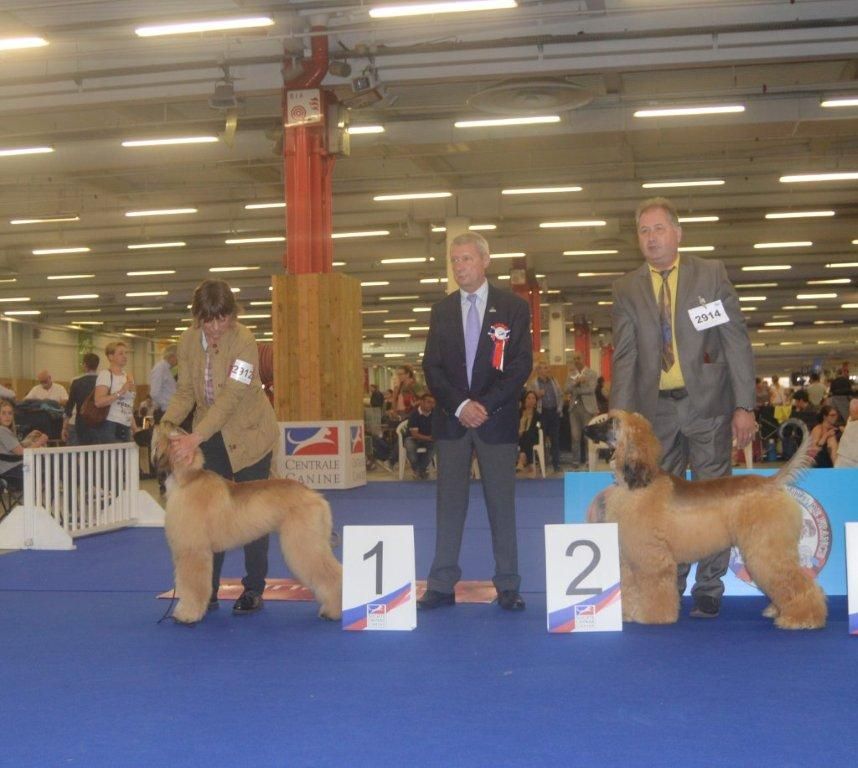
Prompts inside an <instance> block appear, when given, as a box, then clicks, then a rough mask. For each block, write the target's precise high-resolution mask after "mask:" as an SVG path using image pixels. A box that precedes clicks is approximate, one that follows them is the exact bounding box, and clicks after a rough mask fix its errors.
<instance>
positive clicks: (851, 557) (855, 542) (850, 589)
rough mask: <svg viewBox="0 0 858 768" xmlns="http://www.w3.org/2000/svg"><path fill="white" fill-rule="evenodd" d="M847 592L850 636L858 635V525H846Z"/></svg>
mask: <svg viewBox="0 0 858 768" xmlns="http://www.w3.org/2000/svg"><path fill="white" fill-rule="evenodd" d="M846 592H847V595H848V597H847V609H848V611H849V634H850V635H858V523H846Z"/></svg>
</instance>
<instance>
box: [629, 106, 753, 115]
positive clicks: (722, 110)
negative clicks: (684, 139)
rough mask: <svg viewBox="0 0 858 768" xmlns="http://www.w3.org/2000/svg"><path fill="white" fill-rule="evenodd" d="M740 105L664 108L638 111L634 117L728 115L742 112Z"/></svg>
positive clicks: (742, 108) (743, 109)
mask: <svg viewBox="0 0 858 768" xmlns="http://www.w3.org/2000/svg"><path fill="white" fill-rule="evenodd" d="M744 111H745V108H744V107H743V106H742V105H741V104H724V105H720V106H710V107H665V108H663V109H639V110H637V111H636V112H635V113H634V116H635V117H684V116H687V115H729V114H735V113H737V112H744Z"/></svg>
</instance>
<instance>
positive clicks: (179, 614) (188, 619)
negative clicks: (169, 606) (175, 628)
mask: <svg viewBox="0 0 858 768" xmlns="http://www.w3.org/2000/svg"><path fill="white" fill-rule="evenodd" d="M204 615H205V612H203V613H200V612H199V611H190V610H188V608H187V607H185V606H183V605H182V604H181V603H179V604H178V605H177V606H176V610H175V611H173V619H174V620H175V621H176V623H177V624H196V623H197V622H198V621H199V620H200V619H202V617H203V616H204Z"/></svg>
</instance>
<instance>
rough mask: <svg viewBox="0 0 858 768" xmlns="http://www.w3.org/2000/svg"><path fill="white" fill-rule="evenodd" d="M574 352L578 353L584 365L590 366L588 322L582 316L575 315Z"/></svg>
mask: <svg viewBox="0 0 858 768" xmlns="http://www.w3.org/2000/svg"><path fill="white" fill-rule="evenodd" d="M574 323H575V351H576V352H578V353H580V355H581V357H582V358H583V360H584V365H586V366H589V365H590V322H589V321H588V320H587V318H586V317H585V316H584V315H575V318H574Z"/></svg>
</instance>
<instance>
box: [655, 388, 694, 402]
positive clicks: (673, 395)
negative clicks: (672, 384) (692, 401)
mask: <svg viewBox="0 0 858 768" xmlns="http://www.w3.org/2000/svg"><path fill="white" fill-rule="evenodd" d="M658 396H659V397H668V398H670V399H671V400H682V399H683V398H685V397H688V390H687V389H686V388H685V387H679V388H678V389H660V390H658Z"/></svg>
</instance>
